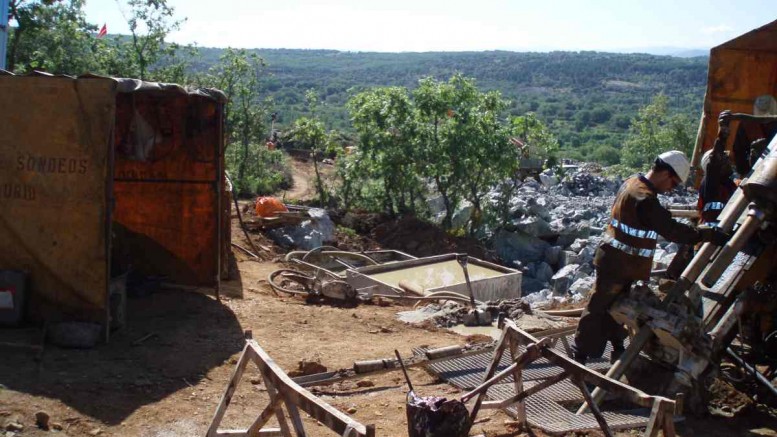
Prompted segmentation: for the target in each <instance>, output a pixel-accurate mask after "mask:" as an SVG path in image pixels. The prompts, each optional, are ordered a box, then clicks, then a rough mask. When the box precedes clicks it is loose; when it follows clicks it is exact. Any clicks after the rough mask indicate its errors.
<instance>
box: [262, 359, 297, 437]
mask: <svg viewBox="0 0 777 437" xmlns="http://www.w3.org/2000/svg"><path fill="white" fill-rule="evenodd" d="M262 378H263V379H264V385H265V387H267V394H268V395H270V402H271V403H273V404H275V405H276V407H275V418H276V419H278V425H279V426H280V427H281V433H283V437H291V430H290V429H289V424H288V423H286V416H284V415H283V408H281V401H283V400H284V399H283V397H281V395H280V394H279V393H278V391H277V390H276V389H275V386H273V384H272V381H270V378H268V377H267V375H265V374H264V372H262ZM303 432H304V431H303Z"/></svg>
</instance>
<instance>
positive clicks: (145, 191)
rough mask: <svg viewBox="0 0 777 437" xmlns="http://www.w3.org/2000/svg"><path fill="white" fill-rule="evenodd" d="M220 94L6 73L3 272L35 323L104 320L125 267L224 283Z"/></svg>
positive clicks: (0, 235) (2, 84) (0, 175)
mask: <svg viewBox="0 0 777 437" xmlns="http://www.w3.org/2000/svg"><path fill="white" fill-rule="evenodd" d="M224 103H225V97H224V95H223V93H221V92H220V91H217V90H208V89H184V88H182V87H180V86H178V85H172V84H158V83H150V82H142V81H139V80H133V79H115V78H107V77H99V76H81V77H78V78H74V77H68V76H51V75H46V74H34V75H29V76H14V75H12V74H10V73H4V74H0V108H3V119H4V121H3V125H2V127H1V128H0V199H1V200H2V205H3V206H2V208H0V247H2V248H3V250H2V251H0V269H11V270H22V271H25V272H26V273H27V274H28V293H29V297H30V299H29V306H28V314H29V315H31V316H33V317H35V318H43V319H52V318H53V319H58V318H67V319H77V320H91V321H103V322H104V321H107V320H108V318H109V316H110V315H109V314H108V311H109V308H108V307H109V305H108V299H109V295H108V293H109V289H110V287H109V285H110V281H111V278H112V276H115V275H117V274H119V273H122V272H124V271H125V269H127V268H132V269H133V270H135V271H139V272H142V273H144V274H156V275H164V276H165V277H167V278H168V280H169V281H171V282H176V283H181V284H192V285H213V286H218V282H219V272H220V270H221V269H220V265H221V257H222V256H221V254H222V253H226V251H225V250H224V249H225V245H228V244H229V240H228V237H225V236H224V235H223V232H222V231H223V229H228V227H225V226H223V222H224V220H228V217H224V218H222V211H223V204H224V201H225V200H226V199H225V196H223V190H224V186H225V180H224V169H223V168H224V166H223V135H222V133H223V108H224Z"/></svg>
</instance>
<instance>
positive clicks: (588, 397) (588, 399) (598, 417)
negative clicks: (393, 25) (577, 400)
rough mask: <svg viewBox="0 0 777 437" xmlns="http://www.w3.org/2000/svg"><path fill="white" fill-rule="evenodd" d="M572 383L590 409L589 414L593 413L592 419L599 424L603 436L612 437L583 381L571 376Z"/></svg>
mask: <svg viewBox="0 0 777 437" xmlns="http://www.w3.org/2000/svg"><path fill="white" fill-rule="evenodd" d="M572 382H574V383H575V385H577V387H578V388H579V389H580V392H581V393H582V394H583V399H585V402H586V403H587V404H588V407H589V408H591V413H593V415H594V417H595V418H596V422H598V423H599V427H600V428H602V432H603V433H604V435H605V436H607V437H614V436H613V433H612V431H611V430H610V427H609V425H607V421H606V420H604V416H603V415H602V412H601V410H599V406H598V405H596V402H594V400H593V398H592V397H591V393H589V392H588V388H587V387H586V386H585V383H584V382H583V380H582V379H581V378H578V377H576V376H573V377H572Z"/></svg>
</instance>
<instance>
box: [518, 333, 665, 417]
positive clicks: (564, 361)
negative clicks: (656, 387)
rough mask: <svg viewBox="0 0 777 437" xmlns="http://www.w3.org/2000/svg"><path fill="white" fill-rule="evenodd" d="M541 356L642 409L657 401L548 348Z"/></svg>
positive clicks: (530, 337)
mask: <svg viewBox="0 0 777 437" xmlns="http://www.w3.org/2000/svg"><path fill="white" fill-rule="evenodd" d="M505 323H506V325H507V327H508V328H509V329H512V330H514V331H515V333H516V335H519V336H521V337H523V338H524V339H525V340H526V341H531V342H538V341H539V340H537V339H536V338H534V336H532V335H531V334H529V333H527V332H525V331H522V330H521V329H519V328H518V327H517V326H516V325H515V323H514V322H512V321H511V320H505ZM540 354H541V355H542V356H543V357H544V358H545V359H547V360H548V361H550V362H551V363H552V364H555V365H557V366H559V367H561V368H562V369H564V370H566V371H567V372H569V373H570V374H571V375H573V376H576V377H579V378H581V379H582V380H583V381H584V382H588V383H590V384H594V385H596V386H597V387H600V388H603V389H605V390H606V391H611V392H613V393H615V394H616V395H618V396H620V397H624V398H626V399H627V400H629V401H631V402H633V403H634V404H637V405H639V406H641V407H647V408H650V407H652V405H653V401H654V400H655V399H656V396H650V395H648V394H646V393H645V392H642V391H640V390H637V389H636V388H634V387H632V386H630V385H627V384H624V383H622V382H620V381H616V380H614V379H611V378H608V377H607V376H605V375H602V374H600V373H598V372H594V371H593V370H591V369H589V368H587V367H585V366H584V365H582V364H580V363H578V362H577V361H574V360H572V359H570V358H568V357H565V356H563V355H562V354H560V353H558V352H556V351H554V350H551V349H548V348H540ZM662 399H666V398H662ZM666 401H667V402H672V403H673V404H674V401H671V400H669V399H666Z"/></svg>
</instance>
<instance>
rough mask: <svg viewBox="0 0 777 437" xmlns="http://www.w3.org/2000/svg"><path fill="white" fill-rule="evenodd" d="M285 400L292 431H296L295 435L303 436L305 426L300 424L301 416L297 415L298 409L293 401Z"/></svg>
mask: <svg viewBox="0 0 777 437" xmlns="http://www.w3.org/2000/svg"><path fill="white" fill-rule="evenodd" d="M285 402H286V411H288V412H289V418H291V425H292V426H293V427H294V432H296V433H297V437H305V436H306V434H305V426H304V425H303V424H302V418H301V417H300V416H299V410H298V409H297V406H296V405H294V403H292V402H289V401H288V400H286V401H285Z"/></svg>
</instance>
